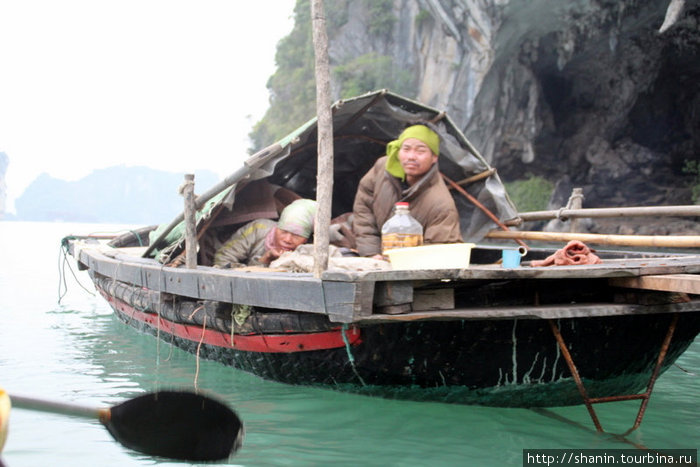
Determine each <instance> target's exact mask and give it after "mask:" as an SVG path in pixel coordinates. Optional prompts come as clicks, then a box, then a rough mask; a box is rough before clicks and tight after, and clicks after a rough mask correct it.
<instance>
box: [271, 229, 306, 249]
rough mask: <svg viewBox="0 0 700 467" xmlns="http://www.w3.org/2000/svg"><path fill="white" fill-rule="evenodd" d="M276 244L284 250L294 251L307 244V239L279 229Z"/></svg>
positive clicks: (276, 232) (276, 231) (276, 230)
mask: <svg viewBox="0 0 700 467" xmlns="http://www.w3.org/2000/svg"><path fill="white" fill-rule="evenodd" d="M275 243H276V244H277V245H278V246H279V247H280V248H282V249H284V250H287V251H294V250H296V249H297V247H298V246H299V245H303V244H304V243H306V238H304V237H302V236H301V235H296V234H293V233H291V232H287V231H286V230H282V229H280V228H277V229H275Z"/></svg>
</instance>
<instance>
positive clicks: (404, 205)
mask: <svg viewBox="0 0 700 467" xmlns="http://www.w3.org/2000/svg"><path fill="white" fill-rule="evenodd" d="M395 206H402V207H408V206H409V203H408V202H406V201H399V202H398V203H396V204H395Z"/></svg>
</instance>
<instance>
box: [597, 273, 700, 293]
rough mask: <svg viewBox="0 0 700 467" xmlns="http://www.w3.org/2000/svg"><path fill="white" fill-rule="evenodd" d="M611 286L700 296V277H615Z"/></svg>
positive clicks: (672, 275)
mask: <svg viewBox="0 0 700 467" xmlns="http://www.w3.org/2000/svg"><path fill="white" fill-rule="evenodd" d="M610 285H614V286H615V287H627V288H631V289H645V290H661V291H665V292H683V293H690V294H700V275H696V274H663V275H653V276H639V277H615V278H612V279H610Z"/></svg>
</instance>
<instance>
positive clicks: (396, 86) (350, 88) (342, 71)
mask: <svg viewBox="0 0 700 467" xmlns="http://www.w3.org/2000/svg"><path fill="white" fill-rule="evenodd" d="M333 78H334V81H335V82H337V83H338V84H339V85H340V88H341V89H342V92H341V96H340V97H341V98H343V99H345V98H348V97H353V96H357V95H359V94H362V93H365V92H368V91H372V90H375V89H382V88H390V89H391V90H392V91H394V92H396V93H398V94H409V93H411V92H412V91H413V83H412V80H413V77H412V75H411V73H410V72H409V71H407V70H402V69H400V67H397V66H396V65H395V63H394V60H393V59H392V58H391V57H387V56H386V55H379V54H377V53H375V52H370V53H368V54H365V55H361V56H359V57H357V58H356V59H354V60H352V61H350V62H348V63H346V64H344V65H339V66H337V67H335V68H334V69H333Z"/></svg>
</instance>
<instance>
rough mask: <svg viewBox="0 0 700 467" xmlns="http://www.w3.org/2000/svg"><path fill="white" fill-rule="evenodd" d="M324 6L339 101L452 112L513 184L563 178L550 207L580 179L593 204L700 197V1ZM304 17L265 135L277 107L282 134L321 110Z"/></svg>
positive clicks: (478, 0)
mask: <svg viewBox="0 0 700 467" xmlns="http://www.w3.org/2000/svg"><path fill="white" fill-rule="evenodd" d="M326 10H327V16H328V20H327V24H328V35H329V40H330V46H329V53H330V60H331V68H332V73H333V76H332V89H333V93H334V96H333V97H334V98H341V97H346V96H347V95H351V94H356V93H358V92H364V91H368V90H372V89H377V88H389V89H392V90H394V91H396V92H399V93H401V94H404V95H406V96H408V97H413V98H416V99H417V100H420V101H422V102H425V103H426V104H429V105H431V106H434V107H437V108H441V109H444V110H446V111H447V112H448V113H449V114H450V116H451V117H452V119H453V120H455V122H456V123H457V124H458V126H460V127H461V128H462V129H463V131H464V133H465V134H466V135H467V137H468V138H469V139H470V140H471V141H472V142H473V143H474V145H475V146H476V147H477V148H478V149H479V150H480V151H481V152H482V154H483V155H484V156H485V157H486V158H487V159H488V160H489V161H490V162H491V163H492V164H493V165H494V166H496V167H497V168H498V170H499V173H500V174H501V177H502V179H503V180H504V181H513V180H517V179H522V178H524V177H527V176H531V175H537V176H542V177H545V178H547V179H549V180H552V181H554V182H557V183H558V186H557V189H556V190H555V191H554V199H553V200H552V205H553V206H557V207H559V206H561V205H562V204H563V203H565V202H566V199H567V198H568V196H569V194H570V192H571V188H572V187H574V186H578V187H583V189H584V195H585V202H584V204H585V205H586V206H589V207H593V206H596V207H602V206H620V205H653V204H689V203H692V202H693V200H692V196H691V185H692V184H693V183H697V180H698V177H697V174H695V176H694V174H689V173H688V171H687V170H685V171H684V168H685V167H686V166H687V164H688V163H689V162H690V163H691V164H692V163H693V161H695V162H694V163H695V164H696V167H697V163H698V159H699V157H698V154H700V92H699V91H700V59H699V58H700V57H699V56H698V52H699V51H700V4H698V3H697V2H691V1H688V0H671V1H668V0H663V1H662V0H585V1H584V0H393V1H391V0H376V1H369V0H328V1H327V2H326ZM308 14H309V13H308V0H299V1H298V2H297V7H296V25H295V28H294V31H293V32H292V34H290V36H289V37H288V38H286V39H285V40H283V41H282V42H281V43H280V47H279V48H278V55H277V63H278V67H279V68H278V72H277V73H276V74H275V76H273V77H272V78H271V79H270V82H269V84H268V86H269V87H270V90H271V95H272V98H271V106H270V110H269V111H268V113H267V115H266V116H265V118H264V119H263V121H262V122H261V123H260V124H259V125H258V127H256V131H254V133H253V136H254V137H255V136H257V137H259V138H258V139H257V140H256V142H257V143H258V144H261V143H262V141H260V140H261V139H265V138H263V136H266V137H268V138H269V137H271V136H273V133H274V131H273V130H271V129H274V125H271V124H270V122H273V121H274V119H275V115H283V119H284V120H283V123H285V124H288V127H287V128H280V127H277V128H276V130H277V131H280V132H282V130H283V129H284V130H289V129H291V128H294V126H295V125H296V124H299V123H300V122H299V121H291V120H293V119H294V115H296V114H304V115H307V116H308V115H313V113H314V107H313V106H314V104H313V94H312V93H311V91H310V87H309V83H308V79H309V77H312V76H313V74H312V72H309V71H308V68H309V67H310V66H312V63H313V62H312V52H311V51H310V47H309V45H308V44H310V32H309V31H310V29H309V27H308V22H309V17H308ZM303 41H305V42H304V43H305V44H307V45H306V47H302V46H301V45H300V43H302V42H303ZM290 53H293V58H292V56H290V55H289V54H290ZM302 70H306V72H305V73H306V74H305V73H304V72H302ZM292 76H295V77H296V78H295V79H296V80H295V79H292V78H290V77H292ZM300 83H303V84H300ZM296 96H300V97H299V98H298V99H296V100H295V97H296ZM305 105H308V108H307V109H304V106H305ZM285 106H286V108H285ZM292 108H293V109H294V110H293V111H292V110H291V109H292ZM283 109H284V110H283ZM302 110H303V111H302ZM281 126H282V127H284V125H281ZM276 136H279V134H278V135H276ZM268 143H269V141H268Z"/></svg>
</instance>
